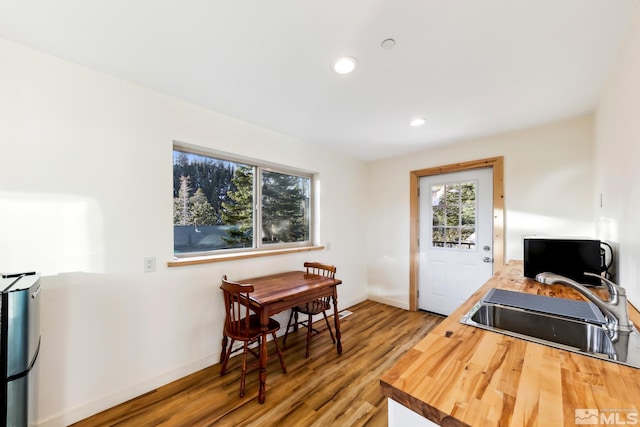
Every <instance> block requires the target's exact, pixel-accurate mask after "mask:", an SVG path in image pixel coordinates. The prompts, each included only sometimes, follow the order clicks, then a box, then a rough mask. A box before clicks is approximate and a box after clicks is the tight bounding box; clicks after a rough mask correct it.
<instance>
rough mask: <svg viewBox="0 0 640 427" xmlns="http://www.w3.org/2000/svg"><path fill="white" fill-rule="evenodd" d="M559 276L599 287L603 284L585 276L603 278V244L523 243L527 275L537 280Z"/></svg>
mask: <svg viewBox="0 0 640 427" xmlns="http://www.w3.org/2000/svg"><path fill="white" fill-rule="evenodd" d="M543 272H550V273H556V274H560V275H562V276H565V277H568V278H570V279H573V280H575V281H576V282H579V283H583V284H588V285H593V286H598V285H600V280H599V279H598V278H595V277H590V276H585V274H584V273H585V272H589V273H594V274H598V275H599V274H600V273H601V272H602V258H601V255H600V241H599V240H591V239H577V238H576V239H573V238H551V237H550V238H541V237H528V238H525V239H524V275H525V277H530V278H532V279H535V277H536V274H538V273H543Z"/></svg>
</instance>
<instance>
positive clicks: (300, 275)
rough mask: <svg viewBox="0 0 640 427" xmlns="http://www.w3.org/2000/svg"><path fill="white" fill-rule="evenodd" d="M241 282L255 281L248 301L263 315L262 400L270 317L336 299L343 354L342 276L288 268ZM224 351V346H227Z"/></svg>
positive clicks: (335, 316)
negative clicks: (340, 312)
mask: <svg viewBox="0 0 640 427" xmlns="http://www.w3.org/2000/svg"><path fill="white" fill-rule="evenodd" d="M238 283H242V284H251V285H253V287H254V291H253V292H252V293H251V294H249V298H250V301H249V302H248V305H249V306H250V308H251V309H252V310H253V311H254V312H255V313H257V314H259V315H260V324H261V328H262V337H261V345H260V362H259V363H260V373H259V379H260V388H259V390H258V401H259V402H260V403H264V399H265V396H266V382H267V356H268V355H267V346H266V342H267V325H268V324H269V317H271V316H273V315H274V314H277V313H280V312H282V311H284V310H288V309H290V308H293V307H295V306H298V305H301V304H304V303H307V302H310V301H313V300H316V299H318V298H323V297H331V299H332V301H333V319H334V325H335V330H336V341H337V343H336V350H337V352H338V354H342V343H341V341H340V338H341V334H340V318H339V317H338V290H337V287H338V285H339V284H341V283H342V280H340V279H332V278H329V277H324V276H320V275H317V274H308V273H307V272H305V271H287V272H284V273H278V274H271V275H268V276H262V277H254V278H251V279H246V280H239V281H238ZM223 351H224V349H223Z"/></svg>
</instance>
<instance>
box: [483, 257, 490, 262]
mask: <svg viewBox="0 0 640 427" xmlns="http://www.w3.org/2000/svg"><path fill="white" fill-rule="evenodd" d="M482 262H493V258H489V257H488V256H486V257H484V258H483V259H482Z"/></svg>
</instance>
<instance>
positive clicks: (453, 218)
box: [431, 182, 478, 250]
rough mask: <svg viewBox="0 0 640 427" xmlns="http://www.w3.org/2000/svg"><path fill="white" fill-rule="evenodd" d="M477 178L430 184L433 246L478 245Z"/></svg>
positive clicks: (459, 246) (462, 247)
mask: <svg viewBox="0 0 640 427" xmlns="http://www.w3.org/2000/svg"><path fill="white" fill-rule="evenodd" d="M477 188H478V186H477V182H462V183H451V184H442V185H433V186H431V206H432V212H433V219H432V229H431V237H432V239H431V241H432V245H433V246H434V247H442V248H456V249H467V250H468V249H475V244H476V211H477V209H476V193H477Z"/></svg>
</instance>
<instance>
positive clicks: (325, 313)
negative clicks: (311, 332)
mask: <svg viewBox="0 0 640 427" xmlns="http://www.w3.org/2000/svg"><path fill="white" fill-rule="evenodd" d="M322 315H323V316H324V321H325V322H326V323H327V328H328V329H329V333H330V334H331V341H333V343H334V344H335V343H336V339H335V338H334V337H333V331H332V330H331V325H329V319H328V318H327V312H326V311H323V312H322Z"/></svg>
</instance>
